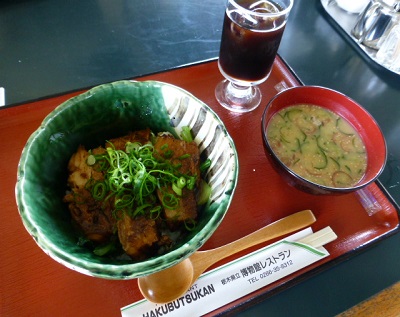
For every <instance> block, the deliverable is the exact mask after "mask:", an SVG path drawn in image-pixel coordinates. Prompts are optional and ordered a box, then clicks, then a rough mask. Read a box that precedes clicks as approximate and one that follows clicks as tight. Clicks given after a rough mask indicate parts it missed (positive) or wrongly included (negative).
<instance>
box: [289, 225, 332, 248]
mask: <svg viewBox="0 0 400 317" xmlns="http://www.w3.org/2000/svg"><path fill="white" fill-rule="evenodd" d="M335 239H337V235H336V233H335V232H334V231H333V230H332V228H331V227H329V226H328V227H326V228H324V229H321V230H319V231H317V232H314V233H312V234H310V235H308V236H307V237H304V238H303V239H300V240H297V241H296V242H300V243H304V244H307V245H309V246H312V247H314V248H319V247H321V246H323V245H325V244H328V243H329V242H332V241H333V240H335Z"/></svg>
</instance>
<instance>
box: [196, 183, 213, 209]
mask: <svg viewBox="0 0 400 317" xmlns="http://www.w3.org/2000/svg"><path fill="white" fill-rule="evenodd" d="M210 196H211V186H210V185H209V184H207V183H206V182H205V181H204V180H202V181H201V182H200V189H199V192H198V196H197V204H198V205H200V206H201V205H204V204H206V203H207V202H208V200H209V199H210Z"/></svg>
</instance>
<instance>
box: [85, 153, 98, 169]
mask: <svg viewBox="0 0 400 317" xmlns="http://www.w3.org/2000/svg"><path fill="white" fill-rule="evenodd" d="M86 163H87V165H89V166H92V165H94V164H95V163H96V157H95V156H94V155H93V154H90V155H89V156H88V158H87V160H86Z"/></svg>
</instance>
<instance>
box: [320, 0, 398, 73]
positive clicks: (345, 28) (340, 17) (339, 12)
mask: <svg viewBox="0 0 400 317" xmlns="http://www.w3.org/2000/svg"><path fill="white" fill-rule="evenodd" d="M349 1H351V0H349ZM321 4H322V7H323V8H324V9H325V11H326V13H327V14H328V15H329V16H330V17H331V18H332V20H333V21H334V22H335V23H336V24H337V25H338V26H339V28H338V29H339V30H340V31H341V32H342V33H344V35H345V36H346V37H349V38H350V39H351V40H352V42H353V43H355V44H356V46H357V47H358V48H359V49H360V50H361V52H362V53H363V54H365V55H367V56H368V57H369V58H370V59H371V60H372V61H374V62H375V63H376V64H378V65H380V66H381V67H383V68H385V69H387V70H388V71H390V72H392V73H394V74H397V75H400V72H396V71H394V70H392V69H390V68H388V67H386V66H385V65H383V64H381V63H380V62H379V61H378V60H377V59H376V53H377V52H378V51H377V50H374V49H371V48H369V47H367V46H365V45H363V44H362V43H360V42H359V41H358V40H357V39H356V38H355V37H354V36H353V35H352V34H351V29H352V28H353V27H354V26H355V24H356V22H357V17H358V14H356V13H350V12H347V11H345V10H343V9H341V8H340V7H339V6H338V5H337V4H336V1H335V0H321Z"/></svg>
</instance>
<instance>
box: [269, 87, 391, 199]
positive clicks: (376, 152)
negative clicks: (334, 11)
mask: <svg viewBox="0 0 400 317" xmlns="http://www.w3.org/2000/svg"><path fill="white" fill-rule="evenodd" d="M299 104H308V105H316V106H319V107H322V108H325V109H327V110H330V111H332V112H334V113H335V114H337V115H339V116H340V117H342V118H344V119H345V120H347V122H348V123H350V125H352V126H353V128H354V129H355V130H356V131H357V132H358V134H359V135H360V137H361V140H362V142H363V143H364V146H365V152H366V154H367V166H366V171H365V174H364V175H363V177H362V178H361V180H359V182H358V183H356V184H355V185H352V186H347V187H334V186H326V185H321V184H317V183H315V182H312V181H310V180H307V179H306V178H304V177H302V176H300V175H298V174H296V173H295V172H293V170H292V169H290V168H289V167H288V166H287V165H286V164H285V163H284V162H283V161H282V160H281V159H280V158H279V157H278V156H277V155H276V153H275V152H274V150H273V149H272V147H271V142H270V141H269V139H268V137H267V131H268V125H269V124H270V122H271V118H272V117H273V116H274V115H275V114H276V113H277V112H279V111H280V110H282V109H284V108H287V107H290V106H294V105H299ZM261 130H262V136H263V142H264V148H265V151H266V154H267V157H268V159H269V160H270V162H271V164H272V165H273V167H274V168H275V169H276V171H277V172H278V173H279V174H280V175H281V176H282V177H284V179H285V180H286V181H287V182H288V183H289V184H290V185H292V186H294V187H296V188H298V189H300V190H303V191H305V192H308V193H311V194H344V193H348V192H352V191H355V190H358V189H361V188H363V187H365V186H367V185H368V184H369V183H371V182H373V181H374V180H376V178H377V177H378V176H379V175H380V174H381V172H382V170H383V168H384V166H385V163H386V158H387V149H386V141H385V138H384V136H383V134H382V131H381V129H380V127H379V126H378V124H377V122H376V121H375V119H374V118H373V117H372V116H371V115H370V114H369V113H368V111H366V110H365V109H364V108H363V107H362V106H361V105H359V104H358V103H357V102H355V101H354V100H352V99H351V98H349V97H347V96H346V95H344V94H342V93H340V92H337V91H334V90H332V89H328V88H324V87H317V86H300V87H293V88H290V89H287V90H284V91H282V92H280V93H278V94H277V95H276V96H275V97H273V98H272V99H271V101H270V102H269V103H268V105H267V106H266V108H265V110H264V113H263V116H262V122H261Z"/></svg>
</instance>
